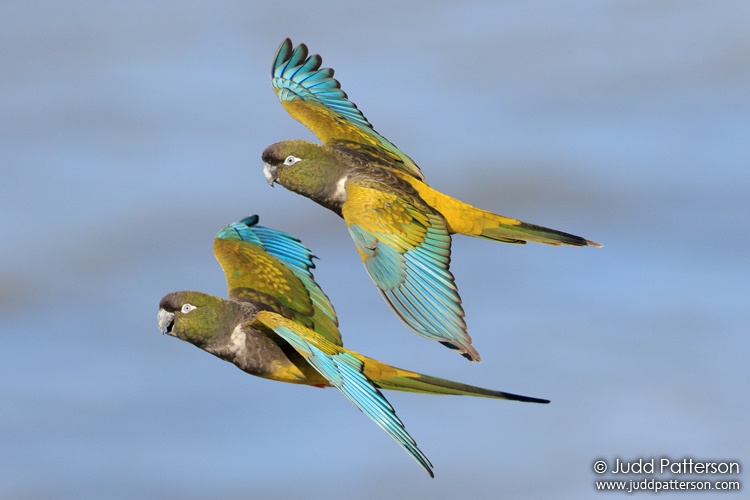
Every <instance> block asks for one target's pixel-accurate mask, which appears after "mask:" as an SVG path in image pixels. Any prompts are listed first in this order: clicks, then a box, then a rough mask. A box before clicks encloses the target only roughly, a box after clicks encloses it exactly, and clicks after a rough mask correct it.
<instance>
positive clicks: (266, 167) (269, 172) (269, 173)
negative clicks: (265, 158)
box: [263, 163, 276, 187]
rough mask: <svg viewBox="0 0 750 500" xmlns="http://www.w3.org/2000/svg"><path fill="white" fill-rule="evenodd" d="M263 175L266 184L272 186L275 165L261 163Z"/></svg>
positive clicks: (274, 178)
mask: <svg viewBox="0 0 750 500" xmlns="http://www.w3.org/2000/svg"><path fill="white" fill-rule="evenodd" d="M263 175H264V176H265V177H266V180H267V181H268V184H270V185H271V187H273V183H274V182H276V167H275V166H273V165H270V164H268V163H264V164H263Z"/></svg>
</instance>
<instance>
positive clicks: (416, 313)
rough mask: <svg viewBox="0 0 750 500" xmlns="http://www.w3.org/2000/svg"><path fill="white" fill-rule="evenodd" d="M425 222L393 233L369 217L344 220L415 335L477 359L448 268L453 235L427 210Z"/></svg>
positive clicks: (373, 274)
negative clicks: (358, 221) (365, 219)
mask: <svg viewBox="0 0 750 500" xmlns="http://www.w3.org/2000/svg"><path fill="white" fill-rule="evenodd" d="M347 215H348V214H347ZM424 221H425V223H422V222H420V221H418V220H417V219H416V218H414V219H412V220H411V221H410V223H409V224H408V226H402V227H406V230H405V231H399V230H395V231H394V228H393V227H391V226H388V224H383V225H382V226H381V225H380V222H379V221H378V220H375V219H372V218H371V219H369V220H367V221H362V222H361V223H357V222H353V221H351V220H350V219H348V220H347V222H348V223H349V222H351V223H349V225H348V228H349V234H350V235H351V237H352V239H353V240H354V243H355V245H356V246H357V248H358V249H359V251H360V255H361V256H362V257H363V261H364V265H365V269H367V272H368V273H369V274H370V277H371V278H372V280H373V281H374V282H375V285H376V286H377V287H378V289H379V290H380V292H381V294H382V295H383V297H384V298H385V300H386V302H387V303H388V304H389V305H390V306H391V308H392V309H393V311H394V312H395V313H396V315H397V316H398V317H399V318H400V319H401V320H402V321H403V322H404V323H405V324H406V325H407V326H408V327H409V328H411V329H412V330H413V331H414V332H416V333H418V334H419V335H422V336H423V337H426V338H429V339H432V340H437V341H439V342H441V343H442V344H444V345H446V346H447V347H450V348H452V349H457V350H458V351H459V352H460V353H461V354H462V355H463V356H464V357H466V358H467V359H469V360H472V361H479V360H480V356H479V353H478V352H477V350H476V349H475V348H474V346H472V344H471V338H470V337H469V335H468V333H467V331H466V322H465V321H464V310H463V307H462V306H461V297H460V296H459V294H458V289H457V287H456V284H455V282H454V278H453V274H452V273H451V272H450V270H449V265H450V245H451V237H450V234H449V232H448V230H447V228H446V225H445V220H443V218H442V217H440V216H437V215H434V214H428V215H426V216H424Z"/></svg>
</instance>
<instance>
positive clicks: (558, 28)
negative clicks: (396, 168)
mask: <svg viewBox="0 0 750 500" xmlns="http://www.w3.org/2000/svg"><path fill="white" fill-rule="evenodd" d="M748 33H750V4H749V3H747V2H741V1H734V2H733V1H727V2H720V3H719V2H708V1H706V2H694V1H689V2H674V1H670V2H667V1H636V2H633V1H611V2H596V3H594V2H569V1H564V2H559V1H540V2H495V3H492V4H490V3H483V2H473V1H467V2H461V3H460V5H459V4H458V2H403V1H401V0H399V1H393V2H378V3H377V4H372V3H370V4H363V5H360V6H356V5H353V4H351V5H350V4H344V3H331V2H328V3H327V2H315V3H313V2H294V1H289V2H258V3H254V4H253V3H248V2H237V1H223V2H222V1H219V2H215V1H212V2H189V3H188V2H158V3H157V2H145V1H132V2H95V1H78V2H26V1H4V2H2V4H0V47H1V48H0V51H1V52H0V54H1V55H0V168H1V169H2V170H1V172H2V178H1V180H0V210H1V213H2V215H3V216H2V218H0V257H1V258H0V315H1V321H0V333H1V335H2V336H1V338H2V347H1V348H0V380H1V381H2V382H1V385H0V400H1V401H2V404H1V405H0V447H1V449H2V453H0V497H2V498H47V497H55V498H95V497H100V498H103V497H108V498H133V497H146V498H150V497H157V498H158V497H165V498H218V497H224V498H242V497H244V498H290V497H292V498H293V497H305V498H329V497H330V495H333V496H346V497H350V498H406V497H408V498H456V497H462V498H496V497H498V496H503V497H506V498H573V497H576V498H586V497H591V498H593V497H600V496H601V494H598V493H596V491H595V489H594V481H595V480H596V479H598V477H597V476H596V475H595V474H594V473H593V472H592V463H593V461H594V460H595V459H598V458H603V459H605V460H607V461H613V460H614V459H615V458H616V457H617V458H622V459H624V460H632V459H636V458H646V459H647V458H650V457H656V458H657V459H658V458H659V457H662V456H668V457H672V458H674V459H682V458H683V457H692V458H695V459H699V460H707V459H713V460H721V459H723V460H740V461H741V460H743V459H745V463H743V465H746V464H747V460H746V459H747V458H748V456H749V453H748V452H749V451H750V433H748V432H747V425H748V424H747V422H748V417H750V411H749V410H750V403H749V398H748V389H747V387H748V381H750V378H749V377H748V375H750V373H749V372H750V370H749V369H748V361H747V358H748V348H749V347H750V341H749V340H748V335H747V333H748V331H747V329H748V326H747V325H748V322H749V321H748V320H749V318H748V311H750V307H749V306H750V304H749V302H750V301H749V300H748V299H749V298H750V286H749V285H748V278H750V259H748V255H747V248H748V244H750V222H748V220H749V217H748V212H749V210H750V168H748V167H750V140H749V138H750V94H749V93H748V87H749V85H750V58H749V57H748V54H750V36H749V35H748ZM286 36H290V37H291V38H292V40H293V41H294V42H295V43H299V42H306V43H307V44H308V45H309V46H310V48H311V50H312V51H313V52H317V53H320V54H322V55H323V60H324V64H325V65H326V66H330V67H333V68H335V69H336V70H337V72H336V75H337V77H338V78H339V79H340V80H341V82H342V86H343V88H344V90H346V92H347V93H348V94H349V96H350V98H351V99H352V100H353V101H354V102H356V103H357V104H358V105H359V107H360V109H362V110H363V112H364V114H365V115H366V116H367V117H368V119H369V120H370V121H371V122H372V123H373V124H374V126H375V128H376V129H377V130H378V131H379V132H381V133H383V135H385V136H386V137H388V138H389V139H390V140H391V141H393V142H394V143H395V144H397V145H398V146H399V147H400V148H402V149H403V150H404V151H405V152H406V153H407V154H408V155H410V156H411V157H412V158H413V159H414V160H415V161H416V162H417V163H418V164H419V165H420V166H421V167H422V170H423V171H424V173H425V174H426V176H427V178H428V180H429V182H430V183H431V185H432V186H434V187H436V188H438V189H440V190H443V191H445V192H448V193H450V194H452V195H453V196H455V197H457V198H460V199H462V200H465V201H467V202H470V203H472V204H475V205H478V206H481V207H483V208H486V209H490V210H493V211H496V212H499V213H501V214H504V215H508V216H513V217H518V218H521V219H523V220H527V221H529V222H534V223H538V224H543V225H547V226H551V227H554V228H557V229H561V230H565V231H569V232H572V233H575V234H580V235H582V236H585V237H587V238H591V239H594V240H596V241H599V242H601V243H603V244H604V248H603V249H600V250H596V249H576V248H572V249H571V248H562V249H561V248H553V247H544V246H541V245H527V246H525V247H518V246H512V245H502V244H496V243H491V242H487V241H480V240H475V239H471V238H465V237H456V238H455V239H454V245H453V264H452V270H453V272H454V274H455V275H456V277H457V283H458V285H459V288H460V291H461V294H462V297H463V300H464V305H465V308H466V313H467V321H468V325H469V331H470V333H471V335H472V337H473V339H474V343H475V346H476V347H477V348H478V350H479V352H480V353H481V354H482V357H483V361H482V362H481V363H479V364H470V363H468V362H466V361H465V360H464V359H462V358H460V357H459V356H457V355H456V354H454V353H452V352H450V351H448V350H447V349H445V348H443V347H441V346H440V345H438V344H436V343H434V342H428V341H426V340H424V339H421V338H419V337H417V336H416V335H413V334H411V333H409V332H408V331H407V330H406V329H405V327H403V326H402V325H401V324H400V323H399V322H398V321H397V320H396V318H395V316H393V315H392V314H391V313H390V312H388V310H387V308H386V305H385V303H384V302H383V301H382V299H381V298H380V297H379V295H378V294H377V292H376V290H375V288H374V287H373V286H372V284H371V282H370V279H369V277H368V276H367V275H366V274H365V272H364V270H363V269H362V266H361V263H360V262H359V259H358V257H357V255H356V252H355V250H354V248H353V244H352V242H351V240H350V238H349V236H348V234H347V233H346V231H345V230H344V226H343V223H342V222H341V221H340V220H338V219H337V217H336V216H335V215H333V214H332V213H330V212H328V211H326V210H324V209H323V208H321V207H318V206H316V205H314V204H313V203H312V202H311V201H309V200H306V199H304V198H302V197H300V196H297V195H295V194H292V193H290V192H288V191H286V190H284V189H283V188H280V187H277V188H276V189H271V188H269V187H268V185H267V184H266V182H265V180H264V179H263V175H262V162H261V160H260V153H261V151H262V150H263V149H264V148H265V147H266V146H267V145H269V144H271V143H273V142H276V141H279V140H284V139H293V138H301V139H308V140H314V138H313V136H312V134H311V133H310V132H308V131H307V130H306V129H305V128H304V127H303V126H302V125H300V124H299V123H297V122H295V121H294V120H292V119H291V118H290V117H289V116H287V114H286V113H285V112H284V110H283V108H282V107H281V105H280V104H279V103H278V101H277V99H276V97H275V96H274V94H273V92H272V90H271V87H270V84H269V68H270V64H271V58H272V56H273V54H274V51H275V50H276V48H277V46H278V44H279V43H280V42H281V40H282V39H283V38H284V37H286ZM253 213H258V214H260V217H261V223H262V224H263V225H266V226H270V227H274V228H277V229H281V230H284V231H287V232H290V233H292V234H295V235H296V236H298V237H300V238H301V239H302V240H303V241H304V242H305V243H306V244H307V245H308V246H310V247H311V248H312V249H313V251H314V252H315V253H316V254H317V255H318V256H319V257H320V260H319V261H318V268H317V273H316V276H317V278H318V280H319V282H320V283H321V285H322V287H323V288H324V289H325V290H326V291H327V293H328V295H329V296H330V298H331V300H332V301H333V303H334V305H335V306H336V308H337V311H338V313H339V317H340V321H341V329H342V332H343V333H344V338H345V341H346V345H347V346H348V347H350V348H353V349H355V350H358V351H360V352H363V353H365V354H367V355H370V356H373V357H376V358H379V359H382V360H384V361H387V362H390V363H392V364H395V365H396V366H402V367H405V368H410V369H415V370H419V371H423V372H427V373H430V374H434V375H438V376H443V377H448V378H454V379H458V380H461V381H464V382H468V383H473V384H477V385H483V386H487V387H492V388H496V389H502V390H507V391H512V392H517V393H521V394H527V395H530V396H538V397H546V398H550V399H551V400H552V404H550V405H548V406H538V405H523V404H518V403H512V402H506V401H492V400H483V399H470V398H458V397H455V398H452V397H430V396H421V395H414V394H399V393H388V394H386V395H387V396H388V398H389V400H390V401H391V403H393V405H394V406H395V407H396V409H397V411H398V414H399V416H400V417H401V418H402V419H403V420H404V422H405V423H406V426H407V429H408V430H409V431H410V432H411V434H412V435H413V436H414V438H415V439H416V440H417V442H418V443H419V445H420V446H421V448H422V449H423V450H424V452H425V453H426V454H427V455H428V457H429V458H430V459H431V460H432V462H433V463H434V464H435V473H436V478H435V479H434V480H430V479H429V478H428V477H427V475H426V474H424V472H422V471H421V470H420V469H419V467H418V466H417V465H416V464H415V463H413V462H412V460H411V459H410V458H409V457H408V456H407V455H406V454H405V453H403V452H402V451H401V450H400V449H399V448H398V447H396V446H395V445H394V444H393V443H392V442H391V441H390V440H389V439H388V438H387V437H386V435H385V434H384V433H382V432H381V431H380V430H379V429H378V428H377V427H376V426H375V425H373V424H372V423H371V422H369V421H368V420H367V419H366V418H365V417H364V416H362V415H360V414H358V412H357V411H356V410H355V409H354V408H353V407H352V406H351V405H350V404H349V402H348V401H346V400H345V398H344V397H342V396H341V395H340V394H339V393H338V392H337V391H335V390H330V389H329V390H317V389H313V388H309V387H296V386H292V385H286V384H280V383H273V382H269V381H265V380H261V379H257V378H253V377H250V376H248V375H246V374H244V373H242V372H241V371H239V370H238V369H236V368H235V367H233V366H231V365H229V364H228V363H224V362H222V361H220V360H218V359H216V358H214V357H212V356H210V355H208V354H206V353H204V352H202V351H200V350H198V349H196V348H195V347H193V346H191V345H188V344H186V343H183V342H180V341H177V340H176V339H173V338H170V337H165V336H162V335H160V334H159V332H158V330H157V328H156V313H157V309H158V303H159V299H160V298H161V297H162V296H163V295H165V294H166V293H168V292H171V291H176V290H183V289H194V290H201V291H205V292H209V293H214V294H216V295H224V294H225V293H226V290H225V283H224V278H223V275H222V272H221V269H220V268H219V266H218V264H217V263H216V262H215V260H214V257H213V254H212V250H211V245H212V240H213V236H214V235H215V233H216V232H217V231H218V230H219V229H220V228H221V227H222V226H223V225H224V224H226V223H229V222H231V221H234V220H238V219H239V218H241V217H244V216H247V215H250V214H253ZM743 476H744V477H745V478H746V477H747V476H746V475H744V474H743ZM639 478H641V477H636V479H639ZM729 479H734V480H737V479H742V476H740V477H738V476H733V477H731V478H729ZM745 482H746V480H745ZM745 488H747V485H745ZM726 495H729V496H734V495H731V494H726ZM704 496H705V497H708V496H710V495H704ZM664 497H666V498H670V497H674V498H682V496H681V495H680V494H679V493H677V494H674V495H664V496H661V498H664ZM697 497H703V496H701V495H694V496H691V498H697Z"/></svg>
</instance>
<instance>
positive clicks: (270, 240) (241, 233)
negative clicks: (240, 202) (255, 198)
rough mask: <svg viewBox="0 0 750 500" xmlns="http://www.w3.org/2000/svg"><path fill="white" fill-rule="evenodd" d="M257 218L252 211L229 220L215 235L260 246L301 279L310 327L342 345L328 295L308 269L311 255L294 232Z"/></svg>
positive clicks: (334, 313) (310, 264)
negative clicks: (310, 309) (310, 310)
mask: <svg viewBox="0 0 750 500" xmlns="http://www.w3.org/2000/svg"><path fill="white" fill-rule="evenodd" d="M258 220H259V218H258V216H257V215H253V216H250V217H247V218H245V219H243V220H241V221H240V222H233V223H231V224H229V225H228V226H226V227H225V228H224V229H222V230H221V231H220V232H219V234H218V235H217V238H220V239H234V240H240V241H243V242H245V243H248V244H251V245H255V246H257V247H260V248H261V249H263V250H265V251H266V252H267V253H268V254H269V255H271V256H272V257H274V258H276V259H277V260H278V261H279V262H280V263H281V264H282V265H284V266H286V268H287V269H289V270H290V271H291V272H292V273H293V274H294V275H295V276H296V277H297V278H298V279H299V280H300V282H302V285H303V286H304V288H305V290H306V292H307V294H308V295H309V298H310V300H312V305H313V313H312V315H311V319H312V323H313V329H314V330H315V331H317V332H318V333H320V334H322V335H325V336H326V337H327V338H328V339H329V340H337V342H336V343H337V345H342V344H341V334H340V332H339V330H338V318H337V316H336V311H335V310H334V308H333V305H332V304H331V301H330V300H329V299H328V296H327V295H326V294H325V293H324V292H323V290H321V288H320V287H319V286H318V284H317V283H316V282H315V277H314V276H313V274H312V269H314V268H315V263H314V262H313V258H314V257H315V256H314V255H313V254H312V252H311V251H310V249H308V248H307V247H306V246H305V245H303V244H302V242H300V240H298V239H297V238H295V237H294V236H291V235H290V234H287V233H285V232H282V231H277V230H275V229H270V228H267V227H263V226H259V225H257V224H258ZM290 319H294V318H290Z"/></svg>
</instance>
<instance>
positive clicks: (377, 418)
mask: <svg viewBox="0 0 750 500" xmlns="http://www.w3.org/2000/svg"><path fill="white" fill-rule="evenodd" d="M274 331H275V332H276V333H277V334H278V335H279V336H280V337H282V338H283V339H284V340H286V341H287V342H289V343H290V344H291V345H292V347H294V349H296V350H297V351H298V352H300V353H301V354H303V356H305V359H306V360H307V361H308V362H309V363H310V365H312V367H313V368H315V369H316V370H317V371H318V372H319V373H320V374H321V375H323V376H324V377H325V378H326V379H327V380H328V381H329V382H330V383H331V384H332V385H333V386H334V387H336V388H337V389H339V390H340V391H341V392H342V393H343V394H344V396H346V397H347V399H349V401H351V402H352V403H353V404H354V405H355V406H356V407H357V408H359V409H360V410H361V411H362V412H363V413H364V414H365V415H367V416H368V417H369V418H370V419H371V420H372V421H373V422H375V423H376V424H378V426H379V427H380V428H381V429H383V430H384V431H385V432H386V433H387V434H388V435H389V436H391V438H392V439H393V440H394V441H396V443H398V445H399V446H401V447H402V448H403V449H404V450H405V451H406V452H407V453H408V454H409V455H410V456H411V457H412V458H413V459H414V460H416V461H417V463H419V464H420V465H421V466H422V467H423V468H424V469H425V470H426V471H427V473H428V474H430V476H433V477H434V474H433V472H432V464H431V463H430V460H429V459H428V458H427V457H426V456H425V454H424V453H422V450H420V449H419V447H418V446H417V443H416V442H415V441H414V439H413V438H412V437H411V436H410V435H409V433H408V432H407V431H406V429H405V427H404V424H403V422H402V421H401V419H400V418H398V416H397V415H396V412H395V410H394V409H393V406H391V404H390V403H389V402H388V400H387V399H385V397H384V396H383V394H382V393H381V392H380V391H379V390H378V388H377V387H375V385H374V384H373V383H372V382H371V381H370V380H369V379H368V378H367V377H366V376H365V375H364V373H363V369H364V364H363V363H362V361H360V360H359V359H357V358H356V357H354V356H353V355H351V354H349V353H347V352H339V353H336V354H333V355H331V354H326V353H325V352H323V351H322V350H321V349H319V348H318V347H316V346H315V345H313V344H312V343H310V342H308V341H307V340H306V339H304V338H303V337H301V336H300V335H299V334H297V333H296V332H294V331H292V330H290V329H289V328H287V327H285V326H277V327H276V328H274Z"/></svg>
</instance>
